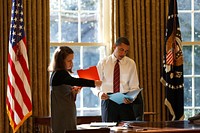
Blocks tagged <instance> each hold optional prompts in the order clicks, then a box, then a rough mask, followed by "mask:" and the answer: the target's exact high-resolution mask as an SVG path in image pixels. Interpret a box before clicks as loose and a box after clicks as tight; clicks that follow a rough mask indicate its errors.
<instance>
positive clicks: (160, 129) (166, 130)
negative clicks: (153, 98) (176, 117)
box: [112, 121, 200, 133]
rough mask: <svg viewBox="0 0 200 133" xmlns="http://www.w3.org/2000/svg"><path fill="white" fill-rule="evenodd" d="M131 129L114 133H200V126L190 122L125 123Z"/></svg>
mask: <svg viewBox="0 0 200 133" xmlns="http://www.w3.org/2000/svg"><path fill="white" fill-rule="evenodd" d="M124 123H126V124H128V125H129V128H127V129H125V130H119V131H117V130H116V131H112V133H135V132H137V133H200V124H193V123H190V122H189V121H166V122H147V121H143V122H139V121H137V122H123V123H121V124H120V125H122V124H124Z"/></svg>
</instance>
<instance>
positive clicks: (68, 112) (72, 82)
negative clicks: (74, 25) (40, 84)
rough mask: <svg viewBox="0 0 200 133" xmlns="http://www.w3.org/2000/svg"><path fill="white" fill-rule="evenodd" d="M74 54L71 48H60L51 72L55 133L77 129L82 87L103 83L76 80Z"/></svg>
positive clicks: (52, 122) (81, 79)
mask: <svg viewBox="0 0 200 133" xmlns="http://www.w3.org/2000/svg"><path fill="white" fill-rule="evenodd" d="M73 59H74V52H73V50H72V49H71V48H70V47H67V46H62V47H58V48H57V49H56V50H55V52H54V55H53V59H52V62H51V64H50V66H49V71H51V72H52V74H51V77H50V86H51V126H52V130H53V133H63V132H64V131H65V130H73V129H76V105H75V97H76V94H77V93H78V92H79V91H80V89H81V87H95V86H97V87H99V86H101V83H102V82H101V81H98V80H87V79H83V78H74V77H72V76H71V75H70V73H72V67H73Z"/></svg>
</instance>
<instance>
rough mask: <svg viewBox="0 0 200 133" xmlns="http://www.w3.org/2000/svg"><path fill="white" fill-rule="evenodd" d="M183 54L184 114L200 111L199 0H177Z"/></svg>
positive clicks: (186, 115) (187, 115)
mask: <svg viewBox="0 0 200 133" xmlns="http://www.w3.org/2000/svg"><path fill="white" fill-rule="evenodd" d="M177 3H178V10H179V12H178V14H179V22H180V28H181V33H182V44H183V54H184V85H185V87H184V114H185V120H187V119H188V117H191V116H194V115H195V114H197V113H200V26H199V22H200V0H177Z"/></svg>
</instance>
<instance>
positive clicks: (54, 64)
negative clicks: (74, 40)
mask: <svg viewBox="0 0 200 133" xmlns="http://www.w3.org/2000/svg"><path fill="white" fill-rule="evenodd" d="M69 54H74V51H73V50H72V49H71V48H70V47H68V46H60V47H57V49H56V50H55V51H54V54H53V58H52V61H51V63H50V65H49V67H48V70H49V71H57V70H65V69H66V68H65V61H64V60H65V59H66V58H67V56H68V55H69ZM68 71H69V72H72V70H68Z"/></svg>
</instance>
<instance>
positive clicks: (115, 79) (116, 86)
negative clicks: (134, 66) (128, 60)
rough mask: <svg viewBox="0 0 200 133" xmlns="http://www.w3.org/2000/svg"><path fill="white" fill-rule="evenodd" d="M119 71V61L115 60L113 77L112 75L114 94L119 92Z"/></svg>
mask: <svg viewBox="0 0 200 133" xmlns="http://www.w3.org/2000/svg"><path fill="white" fill-rule="evenodd" d="M119 84H120V70H119V60H117V62H116V64H115V68H114V75H113V89H114V93H116V92H119V89H120V85H119Z"/></svg>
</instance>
